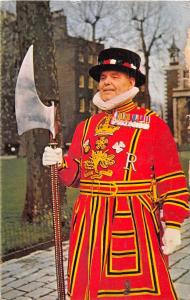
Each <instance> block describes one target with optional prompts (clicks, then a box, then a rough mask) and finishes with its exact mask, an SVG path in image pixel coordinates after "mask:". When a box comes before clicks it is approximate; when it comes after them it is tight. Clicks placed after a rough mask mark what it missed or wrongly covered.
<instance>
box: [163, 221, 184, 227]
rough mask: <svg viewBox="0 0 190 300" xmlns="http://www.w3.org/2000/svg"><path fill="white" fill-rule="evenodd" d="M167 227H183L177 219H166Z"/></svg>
mask: <svg viewBox="0 0 190 300" xmlns="http://www.w3.org/2000/svg"><path fill="white" fill-rule="evenodd" d="M165 225H166V227H168V228H174V229H181V223H179V222H175V221H166V222H165Z"/></svg>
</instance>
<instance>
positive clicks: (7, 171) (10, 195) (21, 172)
mask: <svg viewBox="0 0 190 300" xmlns="http://www.w3.org/2000/svg"><path fill="white" fill-rule="evenodd" d="M1 188H2V190H1V198H2V201H1V202H2V203H1V218H2V230H1V231H2V232H1V245H2V253H3V254H5V253H7V252H10V251H13V250H17V249H22V248H23V247H28V246H31V245H33V244H36V243H39V242H43V241H47V240H51V239H52V236H53V232H52V218H45V219H46V220H45V221H44V222H42V223H41V224H29V223H23V222H22V211H23V208H24V201H25V194H26V159H23V158H22V159H21V158H19V159H16V158H13V159H2V161H1ZM77 194H78V191H77V190H76V189H71V188H70V189H67V207H66V212H65V213H64V216H66V217H67V218H68V217H69V216H70V214H71V210H72V206H73V202H74V200H75V199H76V197H77ZM65 230H66V231H67V232H65ZM68 231H69V220H68V221H67V222H66V228H64V236H68Z"/></svg>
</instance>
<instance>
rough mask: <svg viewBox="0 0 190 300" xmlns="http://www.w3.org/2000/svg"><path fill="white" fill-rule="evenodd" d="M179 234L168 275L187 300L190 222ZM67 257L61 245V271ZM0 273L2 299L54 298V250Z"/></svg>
mask: <svg viewBox="0 0 190 300" xmlns="http://www.w3.org/2000/svg"><path fill="white" fill-rule="evenodd" d="M182 231H183V234H182V245H181V246H180V248H179V249H178V250H177V251H176V252H175V253H174V254H173V255H171V257H170V267H171V270H170V272H171V276H172V279H173V281H174V284H175V286H176V289H177V292H178V295H179V298H180V300H190V219H188V220H186V221H185V223H184V225H183V228H182ZM67 254H68V242H64V243H63V256H64V269H65V270H66V269H67ZM1 274H2V284H1V285H2V291H1V292H2V298H1V299H2V300H9V299H11V300H38V299H40V300H42V299H43V300H56V299H57V292H56V277H55V265H54V248H49V249H47V250H42V251H36V252H34V253H32V254H30V255H27V256H25V257H22V258H19V259H12V260H9V261H7V262H5V263H3V264H2V265H1ZM163 300H167V299H163Z"/></svg>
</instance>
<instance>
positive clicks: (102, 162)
mask: <svg viewBox="0 0 190 300" xmlns="http://www.w3.org/2000/svg"><path fill="white" fill-rule="evenodd" d="M107 151H108V150H106V151H102V150H100V151H94V150H92V155H91V157H90V158H89V159H88V160H86V161H85V162H84V167H85V169H87V170H91V171H86V173H85V177H88V176H91V178H92V179H94V178H102V176H103V175H106V176H112V174H113V171H112V170H99V169H98V167H99V166H101V167H102V168H103V169H107V168H108V166H111V165H113V164H114V163H115V160H114V158H115V155H114V154H110V155H109V154H107Z"/></svg>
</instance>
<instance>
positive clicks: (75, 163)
mask: <svg viewBox="0 0 190 300" xmlns="http://www.w3.org/2000/svg"><path fill="white" fill-rule="evenodd" d="M139 68H140V57H139V55H138V54H136V53H134V52H131V51H129V50H125V49H120V48H110V49H106V50H103V51H102V52H101V53H100V55H99V59H98V65H97V66H93V67H92V68H91V69H90V71H89V73H90V76H92V77H93V78H94V79H95V80H96V81H98V82H99V92H98V93H97V94H96V95H95V96H94V98H93V102H94V104H95V105H96V106H97V107H98V108H99V109H101V110H102V112H100V113H98V114H96V115H94V116H93V117H91V118H89V119H87V120H86V121H83V122H81V123H80V124H79V125H78V126H77V128H76V131H75V133H74V136H73V141H72V144H71V146H70V149H69V152H68V155H67V156H65V157H63V156H62V150H61V149H60V148H58V149H51V148H50V147H46V148H45V152H44V154H43V164H44V165H51V164H56V163H58V165H59V175H60V180H61V181H62V182H63V183H64V184H66V185H68V186H75V187H79V188H80V195H79V197H78V199H77V200H76V203H75V206H74V211H73V217H72V222H71V234H70V251H69V266H68V295H69V296H70V297H71V299H76V300H78V299H81V300H85V299H86V300H87V299H88V300H94V299H99V298H102V299H109V300H111V299H141V300H143V299H144V300H149V299H150V300H151V299H160V300H172V299H177V295H176V292H175V290H174V287H173V284H172V282H171V279H170V276H169V272H168V268H167V264H166V262H165V255H168V254H170V253H172V252H173V251H175V249H176V247H177V246H178V245H179V244H180V226H181V223H182V222H183V220H184V218H186V217H187V215H188V191H187V187H186V180H185V176H184V173H183V171H182V169H181V166H180V163H179V159H178V154H177V149H176V145H175V143H174V140H173V138H172V136H171V133H170V131H169V129H168V127H167V125H166V124H165V123H164V122H163V121H162V120H161V119H160V118H159V116H157V115H156V114H155V113H154V112H152V111H150V110H147V109H144V108H141V107H137V106H136V104H135V103H134V102H133V100H132V99H133V98H134V96H135V95H136V94H137V92H138V90H139V89H138V87H139V86H141V85H142V84H144V82H145V76H144V75H143V74H142V73H141V71H140V69H139ZM158 200H159V203H162V210H163V216H162V221H163V222H164V234H163V238H162V242H163V246H161V244H160V242H161V241H159V231H160V224H159V222H158V218H157V217H158V209H157V207H158V202H157V201H158Z"/></svg>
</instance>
